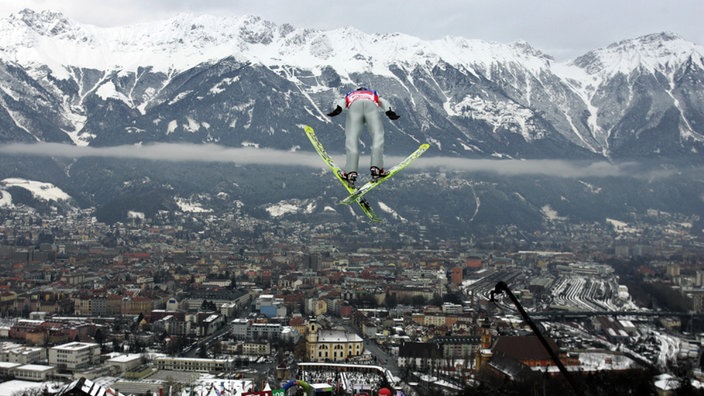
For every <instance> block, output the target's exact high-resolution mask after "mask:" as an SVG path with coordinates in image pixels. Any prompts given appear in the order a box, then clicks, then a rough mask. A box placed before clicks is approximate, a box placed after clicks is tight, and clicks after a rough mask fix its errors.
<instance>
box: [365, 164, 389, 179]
mask: <svg viewBox="0 0 704 396" xmlns="http://www.w3.org/2000/svg"><path fill="white" fill-rule="evenodd" d="M369 171H370V172H371V174H372V183H376V182H378V181H379V179H381V178H384V177H386V176H388V175H389V171H387V170H385V169H384V168H379V167H377V166H372V167H371V168H369Z"/></svg>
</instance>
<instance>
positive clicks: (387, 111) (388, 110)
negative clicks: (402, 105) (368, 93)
mask: <svg viewBox="0 0 704 396" xmlns="http://www.w3.org/2000/svg"><path fill="white" fill-rule="evenodd" d="M379 107H381V108H382V109H384V110H385V111H384V114H386V116H387V117H389V119H390V120H398V119H399V118H401V116H400V115H398V114H396V112H395V111H393V110H392V109H391V105H390V104H389V103H388V102H387V101H386V100H384V99H382V98H381V97H379Z"/></svg>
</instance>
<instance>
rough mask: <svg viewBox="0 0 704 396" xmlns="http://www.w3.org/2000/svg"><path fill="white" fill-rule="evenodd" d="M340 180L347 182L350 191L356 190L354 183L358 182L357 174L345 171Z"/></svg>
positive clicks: (342, 172) (341, 173)
mask: <svg viewBox="0 0 704 396" xmlns="http://www.w3.org/2000/svg"><path fill="white" fill-rule="evenodd" d="M339 174H340V178H341V179H342V180H344V181H345V182H347V187H348V188H350V189H354V182H356V181H357V172H349V173H347V172H345V171H340V173H339Z"/></svg>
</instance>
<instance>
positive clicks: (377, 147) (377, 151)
mask: <svg viewBox="0 0 704 396" xmlns="http://www.w3.org/2000/svg"><path fill="white" fill-rule="evenodd" d="M365 118H366V120H367V128H368V129H369V134H370V135H371V136H372V148H371V151H372V153H371V166H376V167H377V168H379V169H382V168H384V123H383V122H382V121H381V115H379V107H378V106H377V105H376V104H375V103H373V102H367V103H365Z"/></svg>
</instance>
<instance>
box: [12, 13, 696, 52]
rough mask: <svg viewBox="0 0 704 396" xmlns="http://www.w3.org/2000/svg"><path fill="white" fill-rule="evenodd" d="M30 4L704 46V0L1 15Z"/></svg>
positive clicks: (586, 45) (79, 17)
mask: <svg viewBox="0 0 704 396" xmlns="http://www.w3.org/2000/svg"><path fill="white" fill-rule="evenodd" d="M25 7H26V8H32V9H35V10H45V9H51V10H56V11H61V12H63V13H64V14H65V15H66V16H67V17H69V18H71V19H73V20H75V21H78V22H81V23H87V24H92V25H98V26H113V25H125V24H132V23H137V22H146V21H149V20H156V19H168V18H170V17H172V16H173V15H175V14H177V13H180V12H192V13H197V14H212V15H245V14H251V15H257V16H260V17H262V18H263V19H266V20H270V21H272V22H275V23H276V24H283V23H290V24H292V25H294V26H295V27H300V28H318V29H331V28H337V27H342V26H352V27H355V28H357V29H359V30H362V31H364V32H366V33H392V32H400V33H405V34H409V35H412V36H417V37H420V38H422V39H438V38H442V37H444V36H461V37H465V38H470V39H481V40H486V41H494V42H499V43H511V42H514V41H518V40H523V41H527V42H528V43H530V44H531V45H532V46H533V47H535V48H537V49H539V50H541V51H543V52H545V53H546V54H549V55H552V56H554V57H555V58H556V59H558V60H565V59H569V58H574V57H576V56H579V55H582V54H584V53H585V52H587V51H589V50H592V49H595V48H600V47H604V46H607V45H609V44H611V43H614V42H617V41H621V40H624V39H629V38H634V37H638V36H641V35H644V34H649V33H658V32H664V31H667V32H673V33H677V34H679V35H680V36H682V37H683V38H685V39H687V40H689V41H693V42H695V43H697V44H699V45H704V21H703V18H702V17H704V0H582V1H568V0H436V1H433V0H378V1H371V0H357V1H322V0H298V1H293V0H0V16H1V17H5V16H7V15H9V14H10V13H12V12H15V11H17V10H19V9H22V8H25Z"/></svg>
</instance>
